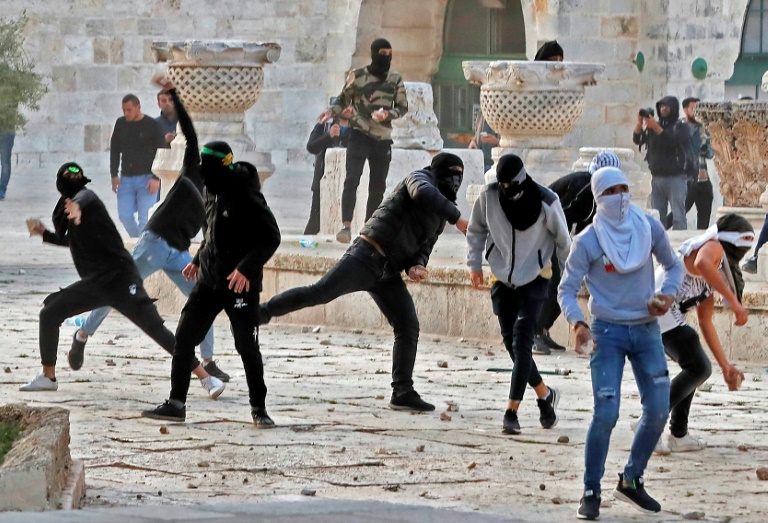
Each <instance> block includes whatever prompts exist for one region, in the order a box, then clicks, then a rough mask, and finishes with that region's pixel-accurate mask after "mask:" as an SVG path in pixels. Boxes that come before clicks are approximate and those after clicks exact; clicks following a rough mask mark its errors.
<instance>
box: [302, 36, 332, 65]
mask: <svg viewBox="0 0 768 523" xmlns="http://www.w3.org/2000/svg"><path fill="white" fill-rule="evenodd" d="M325 54H326V42H325V40H324V39H322V38H317V37H314V36H305V37H302V38H299V39H298V40H297V41H296V61H297V62H310V63H321V62H323V61H324V60H325Z"/></svg>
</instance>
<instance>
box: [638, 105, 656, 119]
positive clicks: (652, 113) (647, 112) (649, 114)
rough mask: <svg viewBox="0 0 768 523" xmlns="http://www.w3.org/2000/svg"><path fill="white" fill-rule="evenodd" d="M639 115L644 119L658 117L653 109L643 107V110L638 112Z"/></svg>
mask: <svg viewBox="0 0 768 523" xmlns="http://www.w3.org/2000/svg"><path fill="white" fill-rule="evenodd" d="M637 114H639V115H640V116H642V117H643V118H653V117H654V116H655V115H656V112H655V111H654V110H653V108H652V107H643V108H642V109H640V111H638V113H637Z"/></svg>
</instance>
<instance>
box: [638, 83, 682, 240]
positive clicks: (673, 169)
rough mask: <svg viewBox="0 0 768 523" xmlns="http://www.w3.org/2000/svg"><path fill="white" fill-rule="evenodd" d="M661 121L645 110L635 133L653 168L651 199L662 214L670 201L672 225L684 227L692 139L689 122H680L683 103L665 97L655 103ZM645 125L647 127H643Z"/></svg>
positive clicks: (649, 166) (654, 206) (651, 169)
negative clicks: (689, 144) (689, 151)
mask: <svg viewBox="0 0 768 523" xmlns="http://www.w3.org/2000/svg"><path fill="white" fill-rule="evenodd" d="M656 112H657V114H658V115H659V120H658V121H656V119H654V118H653V117H652V116H650V115H647V114H646V113H645V112H643V111H642V110H641V111H639V112H638V114H637V125H636V126H635V129H634V132H633V133H632V141H634V142H635V143H636V144H637V145H638V148H639V149H642V147H643V145H645V146H646V149H647V154H646V160H647V161H648V168H649V169H650V171H651V201H652V205H653V208H654V209H656V210H657V211H659V216H661V217H662V219H663V218H664V217H666V216H667V212H668V209H667V204H669V206H670V207H671V209H672V214H673V215H674V221H673V224H672V228H673V229H675V230H685V229H686V228H687V225H686V219H685V198H686V196H687V193H688V181H687V176H686V170H687V169H688V166H687V161H686V158H687V156H686V148H687V146H688V142H689V140H690V131H689V130H688V127H687V124H686V123H685V122H682V121H680V102H679V101H678V100H677V98H675V97H674V96H665V97H664V98H662V99H661V100H659V101H658V102H657V103H656ZM643 126H645V128H643Z"/></svg>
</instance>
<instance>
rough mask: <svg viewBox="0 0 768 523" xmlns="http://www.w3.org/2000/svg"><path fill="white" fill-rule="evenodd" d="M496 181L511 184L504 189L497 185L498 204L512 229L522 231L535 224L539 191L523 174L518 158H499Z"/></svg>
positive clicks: (537, 213) (522, 167)
mask: <svg viewBox="0 0 768 523" xmlns="http://www.w3.org/2000/svg"><path fill="white" fill-rule="evenodd" d="M496 180H497V181H498V182H499V184H502V183H511V184H512V186H511V187H509V188H506V189H505V188H503V187H502V186H501V185H499V203H500V204H501V208H502V210H503V211H504V214H505V215H506V217H507V220H509V223H510V224H512V227H514V228H515V229H517V230H518V231H524V230H526V229H527V228H529V227H530V226H531V225H533V224H534V223H536V220H538V219H539V214H541V190H540V189H539V186H538V184H537V183H536V182H534V181H533V179H532V178H531V177H530V176H528V173H527V172H525V166H524V165H523V161H522V160H521V159H520V157H519V156H517V155H514V154H505V155H504V156H502V157H501V158H499V162H498V163H497V164H496Z"/></svg>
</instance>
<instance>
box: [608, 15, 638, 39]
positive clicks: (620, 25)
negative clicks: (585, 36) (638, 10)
mask: <svg viewBox="0 0 768 523" xmlns="http://www.w3.org/2000/svg"><path fill="white" fill-rule="evenodd" d="M638 25H639V24H638V19H637V17H636V16H610V17H605V18H602V19H601V20H600V36H602V37H603V38H637V35H638Z"/></svg>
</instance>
